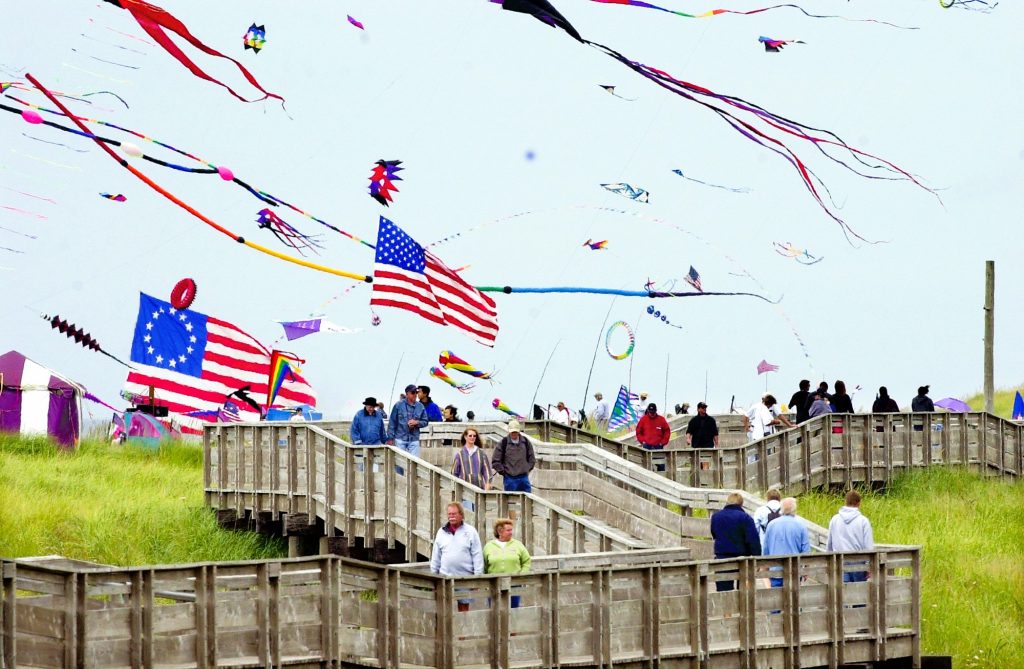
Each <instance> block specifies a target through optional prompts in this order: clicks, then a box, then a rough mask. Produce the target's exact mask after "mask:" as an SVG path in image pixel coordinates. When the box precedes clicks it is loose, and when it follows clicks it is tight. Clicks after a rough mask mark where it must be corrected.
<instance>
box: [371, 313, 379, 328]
mask: <svg viewBox="0 0 1024 669" xmlns="http://www.w3.org/2000/svg"><path fill="white" fill-rule="evenodd" d="M370 325H372V326H373V327H377V326H378V325H380V316H378V315H377V314H374V315H372V316H370Z"/></svg>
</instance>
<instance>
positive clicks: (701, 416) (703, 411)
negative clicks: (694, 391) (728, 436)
mask: <svg viewBox="0 0 1024 669" xmlns="http://www.w3.org/2000/svg"><path fill="white" fill-rule="evenodd" d="M686 445H687V446H692V447H693V448H714V447H715V446H718V423H716V422H715V417H714V416H709V415H708V405H707V404H704V403H703V402H698V403H697V415H696V416H694V417H693V418H691V419H690V422H689V423H688V424H687V425H686Z"/></svg>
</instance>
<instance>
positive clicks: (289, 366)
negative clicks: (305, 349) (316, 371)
mask: <svg viewBox="0 0 1024 669" xmlns="http://www.w3.org/2000/svg"><path fill="white" fill-rule="evenodd" d="M305 363H306V361H305V360H300V359H299V358H297V357H296V356H295V355H294V354H292V353H285V352H284V351H278V350H276V349H275V350H274V352H273V353H271V355H270V375H269V376H268V378H267V406H266V409H269V408H270V407H271V406H273V404H274V400H276V399H277V394H278V393H279V392H280V391H281V386H282V385H283V384H284V382H285V379H287V378H288V376H290V375H292V373H293V372H294V373H295V374H300V373H302V370H301V369H299V365H303V364H305Z"/></svg>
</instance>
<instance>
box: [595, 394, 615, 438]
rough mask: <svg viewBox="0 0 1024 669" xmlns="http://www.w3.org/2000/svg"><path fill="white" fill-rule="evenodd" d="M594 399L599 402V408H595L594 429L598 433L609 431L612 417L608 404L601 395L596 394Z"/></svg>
mask: <svg viewBox="0 0 1024 669" xmlns="http://www.w3.org/2000/svg"><path fill="white" fill-rule="evenodd" d="M594 399H595V400H597V406H596V407H594V414H593V419H594V429H595V430H597V431H598V432H607V431H608V418H609V417H610V416H611V410H610V409H609V408H608V402H606V401H605V400H604V395H603V394H601V393H594Z"/></svg>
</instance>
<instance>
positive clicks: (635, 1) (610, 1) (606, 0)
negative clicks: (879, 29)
mask: <svg viewBox="0 0 1024 669" xmlns="http://www.w3.org/2000/svg"><path fill="white" fill-rule="evenodd" d="M941 1H942V0H940V2H941ZM593 2H600V3H601V4H605V5H628V6H633V7H642V8H644V9H656V10H658V11H659V12H666V13H668V14H675V15H676V16H682V17H685V18H688V19H706V18H710V17H712V16H721V15H722V14H739V15H742V16H751V15H754V14H760V13H761V12H769V11H771V10H773V9H795V10H797V11H798V12H800V13H802V14H803V15H804V16H808V17H810V18H812V19H841V20H843V21H855V22H858V23H878V24H881V25H884V26H890V27H892V28H899V29H901V30H919V28H917V27H916V26H900V25H896V24H895V23H889V22H888V21H880V20H878V19H851V18H847V17H845V16H839V15H838V14H812V13H811V12H809V11H807V10H806V9H804V8H803V7H801V6H800V5H793V4H782V5H772V6H771V7H761V8H760V9H751V10H747V11H743V10H737V9H712V10H709V11H706V12H701V13H700V14H690V13H688V12H681V11H679V10H675V9H668V8H667V7H661V6H659V5H652V4H651V3H649V2H643V1H642V0H593Z"/></svg>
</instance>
